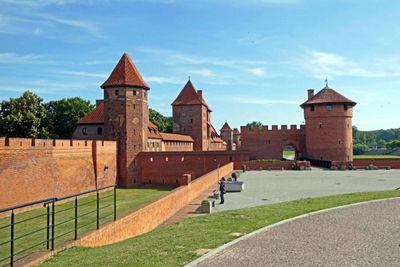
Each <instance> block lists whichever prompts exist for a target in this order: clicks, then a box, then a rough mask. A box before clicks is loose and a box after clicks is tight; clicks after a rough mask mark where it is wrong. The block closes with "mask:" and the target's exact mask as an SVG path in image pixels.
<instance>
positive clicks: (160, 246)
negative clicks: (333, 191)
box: [41, 191, 400, 267]
mask: <svg viewBox="0 0 400 267" xmlns="http://www.w3.org/2000/svg"><path fill="white" fill-rule="evenodd" d="M390 197H400V191H383V192H369V193H355V194H346V195H337V196H328V197H318V198H308V199H302V200H296V201H290V202H286V203H278V204H271V205H265V206H259V207H253V208H246V209H239V210H233V211H226V212H219V213H213V214H210V215H205V216H197V217H192V218H189V219H186V220H183V221H181V222H178V223H175V224H172V225H167V226H161V227H159V228H157V229H155V230H153V231H151V232H149V233H147V234H144V235H141V236H138V237H135V238H132V239H129V240H125V241H122V242H119V243H116V244H113V245H108V246H104V247H99V248H83V247H77V248H72V249H69V250H67V251H64V252H62V253H60V254H58V255H57V256H54V257H52V258H50V259H49V260H47V261H46V262H45V263H43V264H42V265H41V266H45V267H49V266H182V265H184V264H186V263H188V262H190V261H192V260H194V259H196V258H197V257H199V256H198V255H197V253H196V251H197V250H199V249H214V248H216V247H219V246H221V245H223V244H225V243H227V242H229V241H232V240H233V239H235V238H236V237H235V236H234V235H237V233H241V234H246V233H250V232H252V231H255V230H257V229H259V228H262V227H264V226H266V225H271V224H273V223H276V222H279V221H282V220H285V219H288V218H291V217H295V216H298V215H301V214H305V213H309V212H312V211H317V210H321V209H326V208H331V207H336V206H341V205H346V204H351V203H356V202H362V201H367V200H374V199H383V198H390ZM234 233H235V234H234Z"/></svg>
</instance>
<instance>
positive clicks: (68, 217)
mask: <svg viewBox="0 0 400 267" xmlns="http://www.w3.org/2000/svg"><path fill="white" fill-rule="evenodd" d="M169 190H170V188H135V189H117V217H121V216H123V215H125V214H127V213H129V211H131V210H133V209H135V208H137V207H140V206H142V205H144V204H146V203H148V202H150V201H152V200H154V199H156V198H158V197H160V196H162V195H164V194H166V193H167V192H168V191H169ZM100 199H101V200H100V208H102V207H104V209H101V211H100V224H104V223H106V222H110V221H112V220H113V205H112V204H113V190H111V191H107V192H104V193H102V194H100ZM85 203H88V204H87V205H83V204H85ZM79 205H83V206H81V207H79V208H78V215H83V214H85V213H89V214H87V215H86V216H83V217H81V218H79V219H78V227H81V229H79V231H78V234H79V235H82V234H84V233H85V232H87V231H88V230H91V229H95V228H96V217H97V215H96V212H92V211H95V210H96V196H95V195H92V196H89V197H86V198H82V199H79V201H78V206H79ZM106 206H108V207H106ZM73 207H74V201H71V202H68V203H64V204H59V205H58V204H56V208H55V211H56V213H57V211H58V212H60V213H59V214H56V217H55V225H57V224H59V223H63V222H65V223H63V224H60V225H58V226H55V236H56V237H57V236H60V235H62V234H64V233H67V232H69V231H71V230H74V223H75V222H74V212H75V211H74V208H73ZM69 208H72V209H69ZM90 212H91V213H90ZM46 214H47V211H46V208H44V207H42V208H38V209H35V210H31V211H26V212H22V213H19V214H16V215H15V222H16V223H18V222H21V221H24V220H26V219H28V218H32V217H36V218H35V219H34V220H30V221H26V222H24V223H20V224H17V225H16V226H15V238H16V239H17V240H16V241H15V250H14V253H17V252H18V251H21V250H24V249H26V248H29V247H31V246H33V245H35V244H38V243H40V242H42V241H44V240H46V235H47V234H46V233H47V231H46V229H47V228H46V225H47V216H46ZM8 224H10V217H7V218H3V219H0V244H1V243H3V242H6V241H7V240H9V239H10V227H7V225H8ZM2 227H6V228H4V229H1V228H2ZM43 228H44V229H43ZM39 229H42V230H40V231H39V232H37V233H35V234H33V235H29V236H26V237H23V238H21V239H18V237H22V236H24V235H25V234H27V233H29V232H33V231H35V230H39ZM73 238H74V232H73V231H72V232H70V233H68V234H65V235H63V236H61V237H59V238H56V239H55V245H56V246H57V245H59V244H61V243H62V242H64V241H67V240H73ZM45 249H46V244H45V243H42V244H41V245H40V246H38V247H36V248H33V249H31V250H28V251H27V252H26V253H22V254H21V255H19V256H16V258H17V259H18V258H20V257H21V256H24V255H26V254H29V253H32V252H36V251H40V250H45ZM9 251H10V244H9V243H7V244H3V245H0V259H2V258H4V257H7V256H8V255H9ZM7 261H8V260H3V261H0V266H3V265H4V264H5V263H7Z"/></svg>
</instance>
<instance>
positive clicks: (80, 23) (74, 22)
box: [38, 14, 101, 37]
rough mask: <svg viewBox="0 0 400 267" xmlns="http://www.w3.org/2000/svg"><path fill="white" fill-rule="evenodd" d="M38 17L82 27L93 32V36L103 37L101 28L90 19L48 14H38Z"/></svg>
mask: <svg viewBox="0 0 400 267" xmlns="http://www.w3.org/2000/svg"><path fill="white" fill-rule="evenodd" d="M38 17H39V18H42V19H44V20H47V21H50V22H54V23H57V24H61V25H65V26H69V27H73V28H77V29H81V30H83V31H86V32H88V33H90V34H92V35H93V36H96V37H101V34H100V30H99V29H98V28H97V26H95V25H94V24H93V23H91V22H88V21H83V20H77V19H65V18H60V17H55V16H51V15H47V14H40V15H38Z"/></svg>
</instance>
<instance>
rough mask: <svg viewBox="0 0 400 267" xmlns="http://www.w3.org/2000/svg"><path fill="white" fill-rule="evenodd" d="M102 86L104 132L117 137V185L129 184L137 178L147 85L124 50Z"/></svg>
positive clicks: (146, 116) (145, 121) (146, 119)
mask: <svg viewBox="0 0 400 267" xmlns="http://www.w3.org/2000/svg"><path fill="white" fill-rule="evenodd" d="M101 88H103V89H104V135H105V138H106V139H108V140H116V141H117V147H118V161H117V162H118V166H117V176H118V185H119V186H122V187H128V186H132V185H135V184H136V183H138V182H139V181H138V174H139V172H138V162H137V159H136V158H137V155H138V154H139V152H141V151H144V150H145V144H146V133H145V129H147V126H148V122H149V108H148V103H147V97H148V96H147V92H148V90H150V87H149V86H148V85H147V84H146V83H145V81H144V80H143V78H142V77H141V75H140V73H139V71H138V70H137V69H136V67H135V65H134V64H133V61H132V60H131V58H130V57H129V56H128V54H126V53H124V54H123V56H122V57H121V59H120V60H119V62H118V64H117V65H116V66H115V68H114V70H113V71H112V73H111V75H110V77H108V79H107V80H106V81H105V82H104V83H103V84H102V85H101Z"/></svg>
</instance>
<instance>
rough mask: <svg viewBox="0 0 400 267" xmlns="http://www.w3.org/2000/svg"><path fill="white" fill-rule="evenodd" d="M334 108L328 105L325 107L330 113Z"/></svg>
mask: <svg viewBox="0 0 400 267" xmlns="http://www.w3.org/2000/svg"><path fill="white" fill-rule="evenodd" d="M332 108H333V106H332V104H327V105H326V106H325V109H326V110H328V111H331V110H332Z"/></svg>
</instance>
